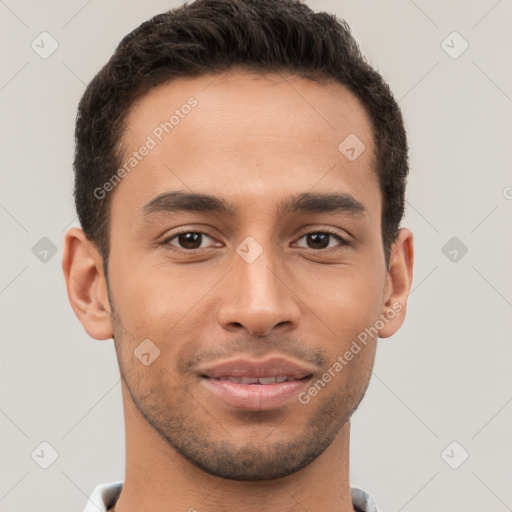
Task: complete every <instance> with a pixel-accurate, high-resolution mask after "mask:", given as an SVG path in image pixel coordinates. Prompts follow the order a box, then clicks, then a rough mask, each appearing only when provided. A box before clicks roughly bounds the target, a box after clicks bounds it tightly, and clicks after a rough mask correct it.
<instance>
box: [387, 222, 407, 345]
mask: <svg viewBox="0 0 512 512" xmlns="http://www.w3.org/2000/svg"><path fill="white" fill-rule="evenodd" d="M413 264H414V247H413V235H412V233H411V232H410V231H409V230H408V229H405V228H402V229H400V231H399V232H398V236H397V239H396V241H395V242H394V243H393V245H392V247H391V251H390V255H389V267H388V275H387V277H386V285H385V288H384V305H383V309H382V313H381V318H382V319H383V321H384V322H383V323H384V326H383V328H382V329H380V330H379V338H388V337H389V336H392V335H393V334H395V332H396V331H398V329H399V328H400V327H401V325H402V324H403V323H404V320H405V313H406V310H407V299H408V297H409V291H410V289H411V283H412V274H413Z"/></svg>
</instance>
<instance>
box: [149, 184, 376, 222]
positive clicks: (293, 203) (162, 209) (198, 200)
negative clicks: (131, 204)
mask: <svg viewBox="0 0 512 512" xmlns="http://www.w3.org/2000/svg"><path fill="white" fill-rule="evenodd" d="M237 211H238V207H236V206H235V205H234V204H231V203H229V202H228V201H226V200H225V199H224V198H222V197H219V196H215V195H210V194H202V193H194V192H183V191H173V192H165V193H163V194H160V195H158V196H156V197H155V198H154V199H152V200H151V201H150V202H149V203H147V204H146V205H145V206H143V207H142V208H141V214H142V216H143V217H145V218H147V217H152V216H153V215H155V214H159V213H180V212H207V213H218V214H224V215H228V216H236V214H237ZM299 212H304V213H344V214H349V215H357V216H362V215H365V214H367V213H368V211H367V209H366V208H365V206H364V205H363V204H362V203H361V202H359V201H358V200H357V199H356V198H355V197H354V196H352V195H351V194H348V193H346V192H332V193H325V192H323V193H320V192H317V193H311V192H305V193H302V194H298V195H296V196H293V197H291V198H289V199H286V200H285V201H282V202H281V203H279V205H278V208H277V214H278V215H279V216H286V215H290V214H293V213H299Z"/></svg>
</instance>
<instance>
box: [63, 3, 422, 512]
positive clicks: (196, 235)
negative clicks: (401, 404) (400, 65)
mask: <svg viewBox="0 0 512 512" xmlns="http://www.w3.org/2000/svg"><path fill="white" fill-rule="evenodd" d="M74 164H75V173H76V181H75V199H76V206H77V211H78V215H79V219H80V223H81V226H82V228H83V231H82V230H81V229H78V228H73V229H71V230H69V232H68V233H67V235H66V240H65V251H64V255H63V270H64V274H65V278H66V284H67V290H68V296H69V299H70V302H71V305H72V307H73V309H74V311H75V313H76V315H77V316H78V318H79V320H80V322H81V323H82V325H83V327H84V329H85V330H86V331H87V333H88V334H89V335H90V336H92V337H93V338H96V339H110V338H113V339H114V344H115V349H116V354H117V359H118V362H119V367H120V373H121V377H122V397H123V407H124V414H125V427H126V474H125V479H124V483H123V482H113V483H110V484H105V485H102V486H99V487H98V488H97V489H96V490H95V491H94V493H93V495H92V496H91V499H90V501H89V504H88V506H87V508H86V511H96V510H115V512H135V511H151V512H160V511H164V510H165V511H166V512H170V511H186V510H188V511H194V510H197V511H199V512H203V511H204V512H207V511H209V512H216V511H239V510H244V511H246V512H250V511H258V512H262V511H270V510H272V511H281V510H282V511H285V510H286V511H299V510H300V511H303V510H309V511H316V510H325V511H343V512H345V511H351V512H353V511H367V512H369V511H376V510H377V507H376V505H375V503H374V501H373V499H372V498H371V497H370V496H369V495H368V494H367V493H366V492H364V491H363V490H361V489H357V488H355V487H352V488H351V487H350V484H349V434H350V417H351V415H352V414H353V412H354V411H355V410H356V408H357V407H358V405H359V403H360V401H361V400H362V398H363V396H364V393H365V391H366V389H367V386H368V382H369V379H370V375H371V371H372V366H373V361H374V356H375V350H376V344H377V339H378V337H381V338H385V337H388V336H391V335H392V334H394V333H395V332H396V331H397V329H399V327H400V326H401V324H402V323H403V321H404V317H405V311H406V302H407V296H408V292H409V289H410V284H411V279H412V265H413V246H412V235H411V233H410V232H409V231H408V230H407V229H403V228H402V229H400V228H399V224H400V221H401V218H402V215H403V209H404V191H405V181H406V176H407V171H408V165H407V144H406V136H405V131H404V127H403V122H402V117H401V114H400V110H399V108H398V106H397V104H396V102H395V100H394V99H393V96H392V94H391V93H390V91H389V89H388V87H387V85H386V84H385V83H384V81H383V79H382V78H381V77H380V75H379V74H378V73H377V72H376V71H374V70H373V69H372V68H371V67H370V66H369V65H368V64H367V63H366V62H365V60H364V59H363V57H362V56H361V55H360V53H359V50H358V48H357V45H356V43H355V42H354V40H353V38H352V36H351V35H350V31H349V28H348V26H347V25H346V24H345V23H344V22H342V21H339V20H337V19H336V18H335V17H333V16H331V15H328V14H326V13H313V12H312V11H311V10H310V9H309V8H308V7H307V6H306V5H304V4H301V3H299V2H297V1H296V0H279V1H277V0H197V1H195V2H193V3H191V4H189V5H186V6H183V7H180V8H177V9H175V10H171V11H169V12H167V13H164V14H161V15H158V16H156V17H154V18H153V19H151V20H149V21H147V22H145V23H143V24H142V25H141V26H140V27H138V28H137V29H135V30H134V31H133V32H132V33H131V34H129V35H128V36H126V37H125V38H124V39H123V40H122V41H121V43H120V45H119V47H118V48H117V50H116V51H115V53H114V55H113V56H112V58H111V59H110V61H109V62H108V63H107V65H106V66H105V67H104V68H103V69H102V70H101V71H100V72H99V73H98V74H97V76H96V77H95V78H94V79H93V81H92V82H91V83H90V84H89V86H88V88H87V90H86V92H85V94H84V96H83V98H82V100H81V102H80V105H79V109H78V116H77V124H76V153H75V162H74Z"/></svg>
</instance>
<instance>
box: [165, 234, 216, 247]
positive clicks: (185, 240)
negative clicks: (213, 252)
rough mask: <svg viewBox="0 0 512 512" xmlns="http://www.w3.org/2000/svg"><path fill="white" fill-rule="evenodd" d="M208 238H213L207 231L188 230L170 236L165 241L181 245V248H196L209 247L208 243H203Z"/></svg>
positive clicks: (176, 245)
mask: <svg viewBox="0 0 512 512" xmlns="http://www.w3.org/2000/svg"><path fill="white" fill-rule="evenodd" d="M208 239H209V240H213V239H212V238H211V237H209V236H208V235H207V234H206V233H200V232H199V231H186V232H183V233H178V234H176V235H174V236H173V237H172V238H168V239H167V240H166V241H165V242H164V243H166V244H170V245H173V246H175V247H179V248H180V249H187V250H194V249H204V248H205V247H207V245H203V242H205V241H208Z"/></svg>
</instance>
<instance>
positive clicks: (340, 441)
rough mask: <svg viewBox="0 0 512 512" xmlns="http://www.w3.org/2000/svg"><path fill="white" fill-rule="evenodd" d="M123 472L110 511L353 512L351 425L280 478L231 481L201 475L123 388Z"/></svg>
mask: <svg viewBox="0 0 512 512" xmlns="http://www.w3.org/2000/svg"><path fill="white" fill-rule="evenodd" d="M122 392H123V404H124V413H125V428H126V473H125V479H124V484H123V489H122V492H121V495H120V496H119V499H118V501H117V503H116V505H115V509H114V510H115V512H136V511H140V510H151V511H152V512H164V511H165V512H174V511H189V512H194V511H195V512H225V511H226V510H244V512H267V511H268V512H270V511H272V512H284V511H286V512H299V511H304V510H311V511H313V510H322V511H325V512H331V511H332V512H354V508H353V505H352V499H351V496H350V485H349V441H350V422H347V423H346V424H345V425H344V427H343V428H342V429H341V431H340V432H339V433H338V435H337V436H336V438H335V439H334V441H333V442H332V443H331V445H330V446H329V447H328V448H327V449H326V450H325V451H324V452H323V453H322V454H321V455H320V456H318V457H317V458H316V459H315V460H314V461H313V462H311V463H310V464H308V465H307V466H306V467H304V468H302V469H301V470H299V471H297V472H295V473H293V474H291V475H288V476H286V477H283V478H277V479H273V480H261V481H236V480H228V479H224V478H220V477H217V476H214V475H210V474H208V473H205V472H204V471H202V470H201V469H199V468H197V467H196V466H194V465H193V464H191V463H190V462H189V461H187V460H186V459H184V457H182V456H181V455H180V454H179V453H177V452H176V451H175V450H174V448H173V447H172V446H170V445H169V444H168V443H167V442H166V441H165V439H163V438H162V437H161V436H160V435H159V434H158V433H157V432H156V431H155V430H153V428H152V427H151V426H150V425H149V424H148V423H147V421H146V420H145V418H144V417H143V416H142V415H141V414H140V412H139V411H138V410H137V408H136V407H135V405H134V404H133V402H132V400H131V397H130V395H129V392H128V390H127V389H126V387H125V385H124V382H123V383H122Z"/></svg>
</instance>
